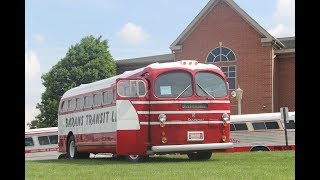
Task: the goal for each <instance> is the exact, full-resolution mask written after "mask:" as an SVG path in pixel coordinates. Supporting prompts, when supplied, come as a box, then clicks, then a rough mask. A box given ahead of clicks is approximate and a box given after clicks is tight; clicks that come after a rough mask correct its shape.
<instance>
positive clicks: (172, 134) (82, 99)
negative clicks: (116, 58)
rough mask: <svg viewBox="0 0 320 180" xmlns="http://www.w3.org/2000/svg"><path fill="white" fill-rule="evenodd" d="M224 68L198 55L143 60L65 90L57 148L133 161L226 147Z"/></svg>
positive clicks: (205, 155) (198, 155) (201, 154)
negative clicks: (200, 59)
mask: <svg viewBox="0 0 320 180" xmlns="http://www.w3.org/2000/svg"><path fill="white" fill-rule="evenodd" d="M228 92H229V91H228V83H227V81H226V77H225V75H224V73H223V72H222V71H221V70H220V69H219V68H218V67H217V66H215V65H212V64H202V63H198V62H197V61H195V60H183V61H176V62H169V63H161V64H159V63H153V64H151V65H148V66H146V67H143V68H140V69H137V70H133V71H126V72H124V73H123V74H120V75H117V76H114V77H111V78H107V79H103V80H100V81H97V82H93V83H89V84H83V85H80V86H78V87H75V88H72V89H70V90H68V91H67V92H65V94H64V95H63V96H62V98H61V101H60V105H59V110H58V112H59V114H58V128H59V133H58V135H59V151H60V152H61V153H66V156H67V157H68V158H70V159H73V158H87V157H88V156H89V153H112V154H114V155H116V156H122V157H126V158H127V159H128V160H130V161H134V162H138V161H144V160H145V159H146V158H147V157H148V156H149V155H155V154H169V153H180V154H187V155H188V157H189V158H190V159H210V157H211V155H212V152H213V151H226V150H227V149H229V148H231V147H232V146H233V143H232V142H230V141H229V133H230V120H229V115H230V100H229V93H228Z"/></svg>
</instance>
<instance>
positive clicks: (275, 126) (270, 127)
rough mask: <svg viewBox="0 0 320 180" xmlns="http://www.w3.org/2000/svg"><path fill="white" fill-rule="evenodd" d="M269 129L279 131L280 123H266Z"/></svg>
mask: <svg viewBox="0 0 320 180" xmlns="http://www.w3.org/2000/svg"><path fill="white" fill-rule="evenodd" d="M265 124H266V126H267V129H279V128H280V127H279V124H278V122H276V121H274V122H265Z"/></svg>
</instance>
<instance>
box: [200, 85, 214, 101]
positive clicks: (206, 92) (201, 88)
mask: <svg viewBox="0 0 320 180" xmlns="http://www.w3.org/2000/svg"><path fill="white" fill-rule="evenodd" d="M197 85H198V86H199V87H200V88H201V89H202V90H203V91H204V92H205V93H206V94H208V95H209V96H210V97H212V98H213V99H215V98H214V97H213V96H212V95H211V94H210V93H209V92H208V91H207V90H206V89H204V88H203V87H202V86H201V85H200V84H198V83H197Z"/></svg>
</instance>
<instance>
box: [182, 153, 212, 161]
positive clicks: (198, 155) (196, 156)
mask: <svg viewBox="0 0 320 180" xmlns="http://www.w3.org/2000/svg"><path fill="white" fill-rule="evenodd" d="M187 155H188V157H189V159H190V160H208V159H210V158H211V156H212V152H210V151H208V152H192V153H188V154H187Z"/></svg>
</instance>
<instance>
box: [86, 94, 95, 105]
mask: <svg viewBox="0 0 320 180" xmlns="http://www.w3.org/2000/svg"><path fill="white" fill-rule="evenodd" d="M92 105H93V96H92V94H91V95H89V96H86V97H85V98H84V107H85V108H88V107H89V108H90V107H92Z"/></svg>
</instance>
